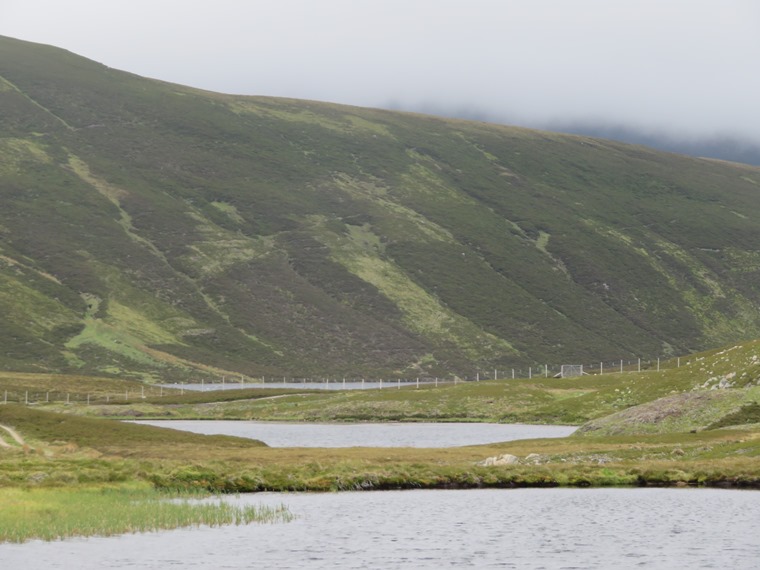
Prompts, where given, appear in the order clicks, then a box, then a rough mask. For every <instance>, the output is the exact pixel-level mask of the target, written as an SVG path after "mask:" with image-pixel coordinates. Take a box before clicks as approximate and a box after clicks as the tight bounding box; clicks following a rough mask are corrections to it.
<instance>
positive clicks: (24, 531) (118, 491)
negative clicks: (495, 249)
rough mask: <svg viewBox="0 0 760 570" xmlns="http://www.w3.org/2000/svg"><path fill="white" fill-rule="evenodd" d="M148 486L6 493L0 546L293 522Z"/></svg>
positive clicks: (1, 492) (279, 511)
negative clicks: (185, 529)
mask: <svg viewBox="0 0 760 570" xmlns="http://www.w3.org/2000/svg"><path fill="white" fill-rule="evenodd" d="M203 498H204V497H203V495H200V494H198V493H195V494H191V493H188V492H184V493H180V492H173V493H172V492H167V491H159V490H156V489H153V488H151V487H149V486H148V485H147V484H131V485H119V486H98V487H80V488H73V489H71V488H69V489H17V488H15V489H8V488H5V489H1V488H0V502H1V503H2V505H3V508H2V509H0V543H3V542H26V541H28V540H34V539H40V540H59V539H62V538H69V537H74V536H112V535H116V534H125V533H136V532H151V531H157V530H165V529H173V528H180V527H188V526H223V525H230V524H235V525H241V524H250V523H273V522H287V521H289V520H291V518H292V515H291V514H290V513H289V512H288V511H287V509H285V508H284V507H280V508H271V507H264V506H252V505H245V506H236V505H232V504H230V503H227V502H224V501H223V500H220V499H217V500H213V499H206V500H201V499H203Z"/></svg>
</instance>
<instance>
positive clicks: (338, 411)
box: [55, 341, 760, 435]
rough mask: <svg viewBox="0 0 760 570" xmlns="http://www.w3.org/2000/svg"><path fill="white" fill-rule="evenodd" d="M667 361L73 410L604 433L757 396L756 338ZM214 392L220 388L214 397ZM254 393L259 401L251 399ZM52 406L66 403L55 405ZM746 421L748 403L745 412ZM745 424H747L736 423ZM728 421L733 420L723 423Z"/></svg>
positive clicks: (739, 404)
mask: <svg viewBox="0 0 760 570" xmlns="http://www.w3.org/2000/svg"><path fill="white" fill-rule="evenodd" d="M676 364H677V363H676V361H672V362H664V363H663V366H662V370H661V371H659V372H658V371H656V370H647V371H643V372H641V373H637V372H623V373H612V374H604V375H601V376H600V375H590V376H583V377H580V378H568V379H554V378H534V379H532V380H529V379H518V380H504V381H496V382H494V381H482V382H467V383H460V384H458V385H450V384H449V385H446V386H440V387H437V388H436V387H433V386H431V385H422V386H421V387H420V388H419V389H416V388H415V387H414V386H413V385H412V386H410V387H403V388H401V389H395V388H386V389H383V390H348V391H342V392H341V391H329V392H328V391H319V390H317V391H314V392H312V393H309V392H308V391H298V392H297V393H295V394H294V393H293V391H287V390H277V389H276V388H273V389H271V391H270V392H267V394H266V395H267V396H271V395H278V397H277V398H260V397H256V396H259V394H258V393H257V391H255V390H249V391H240V392H237V393H236V394H232V393H231V392H229V391H228V392H217V393H204V394H193V395H187V396H183V397H181V398H176V397H175V398H172V399H171V405H170V406H167V405H166V401H165V400H162V399H160V398H158V399H156V398H154V399H151V400H145V401H138V402H135V401H131V402H125V403H121V402H119V403H117V404H118V405H103V404H102V402H101V403H99V404H98V405H92V406H88V407H78V408H76V409H75V411H76V413H80V414H86V415H95V416H99V415H100V416H112V417H134V416H139V417H146V418H149V417H153V418H175V419H193V418H203V419H248V420H253V419H256V420H279V421H476V422H477V421H485V422H525V423H555V424H571V425H581V424H585V425H584V426H583V428H582V429H581V432H582V433H596V434H605V435H616V434H630V433H668V432H688V431H689V430H691V429H703V428H705V427H708V426H710V425H713V424H716V422H720V421H721V420H722V418H724V417H728V416H731V415H732V414H735V413H738V412H740V411H741V410H742V409H743V408H744V407H745V406H750V405H751V404H752V402H754V401H757V399H758V397H760V341H752V342H747V343H742V344H740V345H734V346H731V347H728V348H724V349H720V350H713V351H710V352H706V353H701V354H696V355H693V356H691V357H689V358H688V359H686V358H684V359H682V361H681V366H680V367H676ZM215 394H216V395H215ZM254 398H255V399H254ZM55 409H65V407H63V408H61V406H57V407H56V408H55ZM743 413H744V415H747V416H748V417H749V418H751V417H754V416H753V415H752V408H751V407H750V408H747V409H745V410H744V412H743ZM737 423H743V422H737ZM724 425H731V424H724Z"/></svg>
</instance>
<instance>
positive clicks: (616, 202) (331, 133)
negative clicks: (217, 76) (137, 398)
mask: <svg viewBox="0 0 760 570" xmlns="http://www.w3.org/2000/svg"><path fill="white" fill-rule="evenodd" d="M0 109H2V114H0V200H1V204H2V206H1V207H0V315H2V317H1V318H0V346H1V347H2V351H0V368H3V369H10V370H40V371H68V372H77V371H78V372H81V373H97V374H121V375H132V376H139V377H145V378H155V379H172V378H174V379H183V378H192V377H195V378H198V377H200V376H202V375H206V374H208V373H220V372H228V373H239V374H245V375H251V376H256V375H311V374H335V375H340V374H356V375H364V374H367V375H372V374H401V373H405V374H409V373H416V374H425V373H436V374H441V373H444V372H467V371H471V370H472V369H473V367H475V366H481V367H494V366H509V365H515V364H525V363H533V362H539V363H543V362H552V363H556V362H560V361H571V362H573V361H579V360H590V359H596V360H599V359H612V358H621V357H626V356H635V355H638V356H645V357H646V356H658V355H667V354H674V353H683V352H687V351H692V350H697V349H702V348H707V347H712V346H717V345H720V344H726V343H729V342H732V341H736V340H740V339H748V338H752V337H759V336H760V309H759V308H758V307H760V251H758V244H760V225H759V224H758V223H757V220H758V217H759V215H760V169H756V168H753V167H747V166H741V165H736V164H730V163H721V162H717V161H707V160H700V159H695V158H689V157H685V156H679V155H674V154H667V153H663V152H657V151H654V150H650V149H647V148H644V147H640V146H630V145H624V144H619V143H613V142H609V141H604V140H601V139H593V138H586V137H579V136H568V135H557V134H552V133H548V132H539V131H531V130H526V129H519V128H510V127H503V126H495V125H489V124H485V123H476V122H467V121H460V120H446V119H441V118H436V117H432V116H424V115H415V114H408V113H398V112H390V111H380V110H373V109H362V108H355V107H347V106H340V105H332V104H326V103H317V102H310V101H297V100H287V99H275V98H267V97H242V96H230V95H222V94H216V93H210V92H205V91H199V90H195V89H191V88H187V87H183V86H179V85H173V84H168V83H163V82H160V81H155V80H148V79H144V78H141V77H138V76H135V75H132V74H129V73H125V72H121V71H117V70H114V69H110V68H108V67H105V66H103V65H100V64H98V63H95V62H92V61H89V60H87V59H84V58H82V57H79V56H76V55H74V54H71V53H69V52H66V51H63V50H60V49H57V48H53V47H48V46H42V45H37V44H31V43H27V42H22V41H18V40H14V39H10V38H0Z"/></svg>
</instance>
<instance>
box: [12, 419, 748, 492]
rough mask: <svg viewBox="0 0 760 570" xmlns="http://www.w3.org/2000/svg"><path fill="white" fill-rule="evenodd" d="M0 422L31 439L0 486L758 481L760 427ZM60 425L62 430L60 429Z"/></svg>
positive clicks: (324, 487) (263, 487)
mask: <svg viewBox="0 0 760 570" xmlns="http://www.w3.org/2000/svg"><path fill="white" fill-rule="evenodd" d="M0 423H2V424H4V425H13V427H15V428H16V429H17V430H18V432H19V433H21V434H22V435H24V436H25V437H26V442H27V448H26V449H22V448H21V447H16V448H12V449H3V450H0V486H5V487H8V486H12V487H27V488H38V487H68V486H77V485H88V484H93V483H109V482H132V481H143V482H150V483H152V484H153V485H154V486H156V487H157V488H163V489H171V490H203V491H213V492H256V491H296V490H298V491H335V490H348V489H390V488H394V489H398V488H446V487H483V486H492V487H512V486H546V485H582V486H586V485H724V486H748V487H758V486H760V472H759V471H758V468H757V465H758V457H760V427H759V426H757V425H750V426H746V427H744V428H741V429H739V428H733V429H716V430H710V431H701V432H698V433H690V432H686V433H671V434H641V435H620V436H596V435H593V434H589V435H586V436H584V437H568V438H563V439H542V440H541V439H539V440H522V441H512V442H506V443H501V444H488V445H480V446H467V447H457V448H444V449H416V448H335V449H333V448H329V449H328V448H322V449H320V448H269V447H266V446H262V445H261V444H260V443H257V442H255V441H251V440H245V439H241V438H234V437H226V436H204V435H199V434H191V433H183V432H178V431H175V430H167V429H162V428H153V427H151V426H138V425H133V424H120V423H118V422H113V421H111V420H105V419H93V418H82V417H76V416H61V415H59V414H54V413H48V412H41V411H37V410H29V409H27V408H24V407H20V406H16V407H12V406H7V407H0ZM57 425H58V426H60V429H54V428H56V426H57ZM39 426H47V428H44V429H43V428H40V427H39ZM113 426H118V427H113ZM112 427H113V430H112V429H111V428H112ZM93 430H96V431H95V432H93ZM502 454H511V455H514V456H516V457H517V458H518V460H517V463H515V464H514V465H509V466H503V467H485V466H482V465H479V463H480V462H481V461H483V460H484V459H486V458H488V457H493V456H497V455H502Z"/></svg>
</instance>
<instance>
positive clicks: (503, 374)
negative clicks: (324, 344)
mask: <svg viewBox="0 0 760 570" xmlns="http://www.w3.org/2000/svg"><path fill="white" fill-rule="evenodd" d="M699 360H701V358H699V357H690V358H688V357H670V358H668V359H663V358H656V359H650V360H644V359H641V358H636V359H634V360H625V359H621V360H613V361H599V362H594V363H591V364H582V365H580V366H581V367H582V374H583V375H600V374H613V373H614V374H619V373H625V372H646V371H652V372H654V371H661V370H668V369H674V368H679V367H682V366H688V365H689V364H691V363H692V362H697V361H699ZM562 366H563V365H548V364H544V365H538V366H528V367H527V368H511V367H510V368H503V369H499V368H494V369H489V370H476V371H475V372H474V373H473V374H472V375H465V376H458V375H454V374H450V375H448V376H446V377H440V376H438V377H433V376H423V377H413V378H409V377H407V378H402V377H393V378H366V377H323V378H314V377H310V376H306V377H287V376H278V377H270V378H267V377H265V376H261V377H257V378H255V379H254V378H250V377H248V378H246V377H245V376H235V377H228V376H221V378H216V379H208V380H207V379H205V378H203V379H201V381H200V383H199V384H198V383H194V384H191V383H187V384H165V385H152V384H151V385H149V384H146V385H144V386H141V387H140V388H138V389H134V390H129V389H125V391H124V392H120V393H103V392H97V393H81V392H80V393H72V392H63V391H56V390H46V391H29V390H23V391H20V390H17V391H13V390H4V391H3V392H2V393H0V404H9V403H15V404H25V405H32V404H49V403H56V402H57V403H65V404H86V405H94V404H110V403H113V404H116V403H125V402H132V401H141V400H145V399H153V398H159V399H160V398H162V397H164V396H168V395H174V396H176V395H184V394H185V393H190V392H197V391H212V390H220V389H221V390H229V389H241V388H260V387H262V386H266V387H273V388H276V387H278V386H280V387H294V388H299V387H300V388H308V387H312V388H321V389H335V390H338V389H373V388H381V389H389V388H395V389H401V388H402V387H407V388H408V387H411V386H414V387H415V388H420V387H421V386H422V387H425V386H428V387H436V388H437V387H440V386H446V385H452V384H453V385H456V384H458V383H462V382H480V381H486V380H512V379H524V378H528V379H535V378H556V377H558V376H561V374H562Z"/></svg>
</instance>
